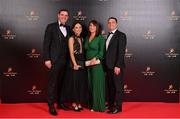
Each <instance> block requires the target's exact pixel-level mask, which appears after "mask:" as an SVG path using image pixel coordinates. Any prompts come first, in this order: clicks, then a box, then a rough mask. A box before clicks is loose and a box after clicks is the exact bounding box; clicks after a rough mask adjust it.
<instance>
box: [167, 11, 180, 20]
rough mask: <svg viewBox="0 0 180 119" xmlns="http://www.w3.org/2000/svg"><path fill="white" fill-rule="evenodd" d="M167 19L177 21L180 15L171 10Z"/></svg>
mask: <svg viewBox="0 0 180 119" xmlns="http://www.w3.org/2000/svg"><path fill="white" fill-rule="evenodd" d="M169 20H171V21H179V20H180V16H178V15H176V11H175V10H173V11H171V13H170V16H169Z"/></svg>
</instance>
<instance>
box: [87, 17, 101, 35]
mask: <svg viewBox="0 0 180 119" xmlns="http://www.w3.org/2000/svg"><path fill="white" fill-rule="evenodd" d="M90 24H93V25H94V26H96V35H95V37H96V36H99V35H100V34H101V26H100V24H99V23H98V22H97V21H96V20H91V21H90V22H89V24H88V28H89V26H90ZM90 35H91V32H90V31H88V36H87V37H88V38H89V37H90Z"/></svg>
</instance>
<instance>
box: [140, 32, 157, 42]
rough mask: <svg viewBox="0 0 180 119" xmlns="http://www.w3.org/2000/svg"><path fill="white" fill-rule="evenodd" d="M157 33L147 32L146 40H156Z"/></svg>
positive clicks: (144, 35) (145, 34)
mask: <svg viewBox="0 0 180 119" xmlns="http://www.w3.org/2000/svg"><path fill="white" fill-rule="evenodd" d="M155 36H156V35H155V33H153V32H152V31H151V30H148V31H146V32H145V33H144V34H143V37H144V39H146V40H148V39H154V38H155Z"/></svg>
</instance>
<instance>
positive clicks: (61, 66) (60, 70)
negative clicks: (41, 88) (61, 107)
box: [47, 59, 66, 106]
mask: <svg viewBox="0 0 180 119" xmlns="http://www.w3.org/2000/svg"><path fill="white" fill-rule="evenodd" d="M65 70H66V63H65V61H64V59H63V60H62V61H61V60H60V61H57V62H55V63H53V64H52V68H51V69H50V70H49V76H50V79H49V81H48V88H47V90H48V91H47V93H48V96H47V101H48V105H49V106H51V105H53V104H54V103H55V102H56V98H57V103H58V104H61V103H62V101H61V93H62V85H63V80H64V74H65Z"/></svg>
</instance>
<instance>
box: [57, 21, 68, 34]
mask: <svg viewBox="0 0 180 119" xmlns="http://www.w3.org/2000/svg"><path fill="white" fill-rule="evenodd" d="M58 23H59V29H60V30H61V32H62V34H63V35H64V37H66V36H67V30H66V27H64V26H60V24H61V22H60V21H58Z"/></svg>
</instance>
